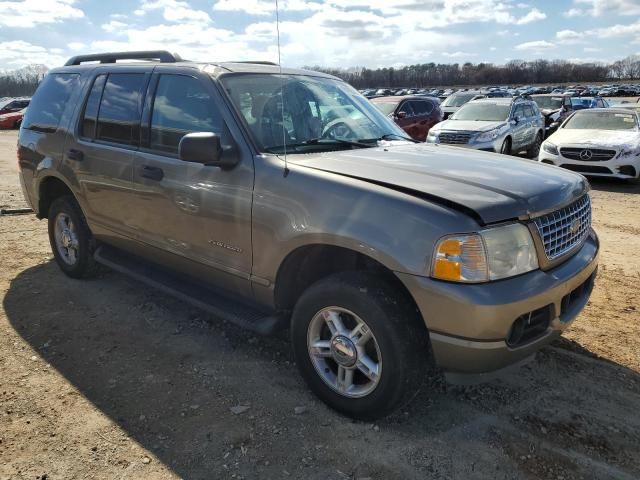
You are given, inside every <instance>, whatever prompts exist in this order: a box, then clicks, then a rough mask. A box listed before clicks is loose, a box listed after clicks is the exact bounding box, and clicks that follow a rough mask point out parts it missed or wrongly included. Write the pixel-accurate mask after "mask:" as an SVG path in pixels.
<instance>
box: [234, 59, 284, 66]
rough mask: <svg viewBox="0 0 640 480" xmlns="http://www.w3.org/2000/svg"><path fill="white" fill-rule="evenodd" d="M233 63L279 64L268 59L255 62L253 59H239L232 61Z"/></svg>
mask: <svg viewBox="0 0 640 480" xmlns="http://www.w3.org/2000/svg"><path fill="white" fill-rule="evenodd" d="M231 63H252V64H254V65H276V66H277V65H278V64H277V63H275V62H268V61H266V60H257V61H255V62H254V61H252V60H242V61H239V62H231Z"/></svg>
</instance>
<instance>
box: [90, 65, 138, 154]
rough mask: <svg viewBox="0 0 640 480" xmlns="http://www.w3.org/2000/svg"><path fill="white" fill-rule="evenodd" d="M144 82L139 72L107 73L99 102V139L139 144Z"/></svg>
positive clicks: (97, 135)
mask: <svg viewBox="0 0 640 480" xmlns="http://www.w3.org/2000/svg"><path fill="white" fill-rule="evenodd" d="M145 84H146V79H145V76H144V74H142V73H115V74H114V73H111V74H109V77H108V78H107V83H106V84H105V86H104V92H103V93H102V101H101V102H100V109H99V114H98V128H97V134H96V138H97V139H98V140H105V141H107V142H114V143H122V144H124V145H138V142H139V140H140V116H141V115H142V95H143V89H144V87H145Z"/></svg>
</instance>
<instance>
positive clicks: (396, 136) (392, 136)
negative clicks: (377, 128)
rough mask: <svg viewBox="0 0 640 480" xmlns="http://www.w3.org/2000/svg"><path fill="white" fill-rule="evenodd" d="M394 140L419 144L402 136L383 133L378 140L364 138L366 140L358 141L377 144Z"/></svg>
mask: <svg viewBox="0 0 640 480" xmlns="http://www.w3.org/2000/svg"><path fill="white" fill-rule="evenodd" d="M394 138H395V139H397V138H399V139H401V140H407V141H408V142H413V143H420V142H419V141H418V140H414V139H413V138H411V137H405V136H404V135H398V134H397V133H385V134H384V135H382V136H381V137H378V138H366V139H360V141H361V142H379V141H380V140H393V139H394Z"/></svg>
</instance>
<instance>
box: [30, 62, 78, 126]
mask: <svg viewBox="0 0 640 480" xmlns="http://www.w3.org/2000/svg"><path fill="white" fill-rule="evenodd" d="M79 77H80V76H79V75H78V74H76V73H51V74H49V75H47V76H46V77H44V80H42V83H41V84H40V86H39V87H38V90H36V93H35V94H34V95H33V98H32V99H31V105H30V107H29V108H28V109H27V113H26V115H25V116H24V120H23V121H22V126H23V128H28V129H30V130H39V131H44V132H54V131H56V130H57V129H58V124H59V123H60V118H61V117H62V114H63V113H64V109H65V107H66V106H67V103H68V101H69V98H70V97H71V94H72V93H73V90H74V89H75V88H76V86H77V85H78V79H79Z"/></svg>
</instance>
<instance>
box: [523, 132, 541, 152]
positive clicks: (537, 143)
mask: <svg viewBox="0 0 640 480" xmlns="http://www.w3.org/2000/svg"><path fill="white" fill-rule="evenodd" d="M541 146H542V134H541V133H540V132H538V134H537V135H536V139H535V141H534V142H533V145H532V146H531V148H530V149H529V150H527V157H529V158H538V155H539V154H540V147H541Z"/></svg>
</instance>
